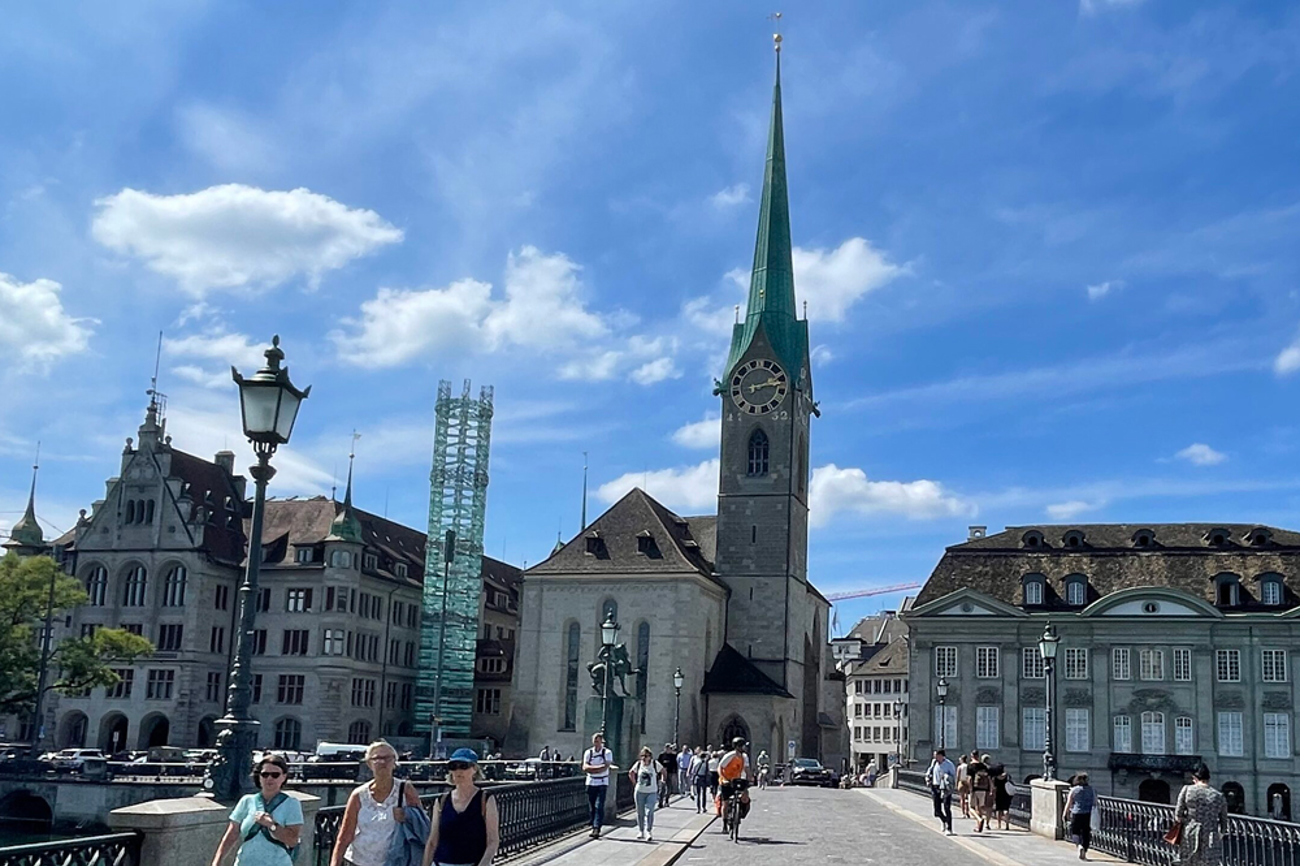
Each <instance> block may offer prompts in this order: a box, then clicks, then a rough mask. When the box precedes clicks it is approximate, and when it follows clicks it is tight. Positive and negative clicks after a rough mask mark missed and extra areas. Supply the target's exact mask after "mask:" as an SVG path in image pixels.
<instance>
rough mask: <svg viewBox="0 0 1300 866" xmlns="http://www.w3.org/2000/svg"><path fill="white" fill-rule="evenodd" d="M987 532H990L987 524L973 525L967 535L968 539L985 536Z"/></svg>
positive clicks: (973, 539) (972, 539)
mask: <svg viewBox="0 0 1300 866" xmlns="http://www.w3.org/2000/svg"><path fill="white" fill-rule="evenodd" d="M987 534H988V527H987V526H972V527H970V532H969V534H967V536H966V540H967V541H975V540H976V539H979V538H983V537H984V536H985V535H987Z"/></svg>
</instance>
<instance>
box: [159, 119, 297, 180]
mask: <svg viewBox="0 0 1300 866" xmlns="http://www.w3.org/2000/svg"><path fill="white" fill-rule="evenodd" d="M176 122H177V126H178V128H179V132H180V136H181V140H182V141H184V142H185V146H186V147H188V148H189V149H190V150H192V151H194V152H195V153H197V154H199V155H200V156H202V157H204V158H205V159H207V160H208V161H209V162H211V163H212V164H213V165H214V166H216V167H217V168H219V169H221V170H222V171H225V172H243V171H258V170H264V169H267V168H270V167H273V166H274V165H276V164H277V163H278V162H279V160H278V159H277V158H276V153H275V148H274V147H273V145H272V144H271V142H270V141H268V140H267V138H266V136H264V135H263V134H262V133H261V132H259V131H258V130H257V129H256V127H255V124H254V122H253V121H252V120H250V119H249V118H248V117H246V116H244V115H242V114H240V113H239V112H237V111H233V110H228V109H222V108H217V107H216V106H212V105H204V104H201V103H195V104H192V105H187V106H185V107H183V108H181V109H179V110H178V111H177V113H176Z"/></svg>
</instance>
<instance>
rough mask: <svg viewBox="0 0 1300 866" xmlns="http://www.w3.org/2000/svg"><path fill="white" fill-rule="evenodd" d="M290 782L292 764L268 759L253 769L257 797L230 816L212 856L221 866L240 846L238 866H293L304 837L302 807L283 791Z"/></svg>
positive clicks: (244, 800)
mask: <svg viewBox="0 0 1300 866" xmlns="http://www.w3.org/2000/svg"><path fill="white" fill-rule="evenodd" d="M288 778H289V762H288V761H286V760H285V759H284V758H283V757H281V756H280V755H267V756H265V757H264V758H262V760H260V761H258V762H257V763H256V764H254V765H253V784H254V785H256V786H257V788H258V789H259V790H258V791H257V793H255V794H245V795H244V796H243V797H241V798H240V800H239V802H238V803H236V804H235V808H234V809H232V810H231V812H230V826H228V827H227V828H226V833H225V835H224V836H222V837H221V843H220V844H219V845H217V853H216V854H214V855H212V866H221V864H222V862H223V861H224V860H225V859H226V855H227V854H229V853H230V851H231V849H233V848H235V847H236V846H238V848H239V852H238V853H237V854H236V855H235V866H293V855H294V852H295V849H296V848H297V847H298V841H299V839H300V838H301V836H302V825H303V818H302V805H301V804H300V803H299V802H298V801H297V800H295V799H294V798H293V797H290V796H289V795H288V794H286V793H284V792H283V791H281V790H280V789H281V788H283V787H284V783H285V780H286V779H288Z"/></svg>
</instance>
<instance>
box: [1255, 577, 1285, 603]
mask: <svg viewBox="0 0 1300 866" xmlns="http://www.w3.org/2000/svg"><path fill="white" fill-rule="evenodd" d="M1259 600H1260V601H1262V602H1263V603H1264V604H1266V605H1269V606H1270V607H1276V606H1277V605H1279V604H1281V603H1282V581H1280V580H1278V579H1277V578H1276V577H1266V578H1264V580H1263V581H1262V582H1261V583H1260V585H1259Z"/></svg>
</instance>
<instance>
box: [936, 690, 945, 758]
mask: <svg viewBox="0 0 1300 866" xmlns="http://www.w3.org/2000/svg"><path fill="white" fill-rule="evenodd" d="M936 690H937V691H938V692H939V748H941V749H946V748H948V744H947V743H946V742H944V740H945V739H946V734H947V728H948V713H947V711H946V710H945V709H944V704H945V703H946V702H947V700H948V680H947V679H946V678H944V677H940V678H939V685H938V686H936Z"/></svg>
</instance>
